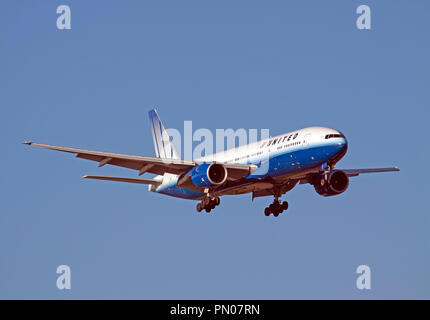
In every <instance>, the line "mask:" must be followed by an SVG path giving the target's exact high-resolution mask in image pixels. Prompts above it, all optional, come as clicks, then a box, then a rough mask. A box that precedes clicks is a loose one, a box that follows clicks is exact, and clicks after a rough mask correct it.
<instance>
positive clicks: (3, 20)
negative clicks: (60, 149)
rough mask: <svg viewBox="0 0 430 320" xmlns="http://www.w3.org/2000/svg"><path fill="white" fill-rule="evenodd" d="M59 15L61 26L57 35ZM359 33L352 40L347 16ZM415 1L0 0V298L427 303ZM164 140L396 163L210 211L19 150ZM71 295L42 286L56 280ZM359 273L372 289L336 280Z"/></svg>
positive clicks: (425, 24) (423, 32)
mask: <svg viewBox="0 0 430 320" xmlns="http://www.w3.org/2000/svg"><path fill="white" fill-rule="evenodd" d="M60 4H67V5H69V6H70V8H71V11H72V14H71V18H72V29H71V30H63V31H60V30H57V28H56V19H57V14H56V8H57V6H58V5H60ZM361 4H367V5H369V6H370V7H371V9H372V29H371V30H366V31H360V30H358V29H357V28H356V25H355V21H356V19H357V16H358V15H357V14H356V13H355V10H356V8H357V7H358V6H359V5H361ZM429 9H430V3H429V2H428V1H424V0H423V1H419V0H416V1H395V2H394V1H384V0H378V1H373V0H362V1H361V0H360V1H345V0H342V1H341V0H339V1H328V2H327V1H288V2H287V1H264V2H263V1H249V0H248V1H188V0H183V1H127V2H120V1H76V0H66V1H11V0H7V1H1V2H0V106H1V108H0V110H1V117H0V123H1V126H0V128H1V129H0V130H1V137H2V139H1V141H2V156H1V158H0V159H1V160H0V161H1V165H2V168H3V170H2V174H1V178H0V181H1V184H0V194H1V207H0V208H1V210H0V213H1V214H0V252H1V255H0V298H25V299H27V298H38V299H44V298H53V299H71V298H72V299H74V298H83V299H87V298H108V299H110V298H138V299H158V298H159V299H164V298H170V299H188V298H193V299H204V298H211V299H212V298H213V299H217V298H226V299H233V298H237V299H239V298H243V299H288V298H311V299H314V298H346V299H365V298H370V299H374V298H396V299H397V298H420V299H421V298H427V299H428V298H430V272H429V270H430V256H429V249H430V241H429V240H430V239H429V227H430V221H429V210H428V203H427V202H426V201H427V199H428V176H429V175H428V172H427V170H428V159H429V155H430V153H429V150H428V148H427V144H428V143H427V138H428V128H427V127H428V125H427V124H428V119H429V111H428V110H429V107H430V103H429V102H430V98H429V71H430V63H429V57H430V43H429V35H428V32H429V30H430V19H429ZM154 106H157V107H158V110H159V113H160V116H161V118H162V120H163V122H164V124H165V125H166V127H172V128H178V129H181V128H182V127H183V121H184V120H192V121H193V127H194V128H195V129H197V128H208V129H210V130H213V131H215V129H217V128H225V129H226V128H270V132H271V133H272V134H273V135H275V134H280V133H283V132H286V131H290V130H296V129H298V128H301V127H305V126H310V125H323V126H328V127H333V128H336V129H339V130H341V131H342V132H343V133H344V134H345V135H346V136H347V138H348V142H349V151H348V154H347V155H346V156H345V158H344V159H343V160H342V161H341V162H340V163H339V165H338V167H343V168H360V167H362V168H366V167H381V166H391V165H398V166H399V167H400V168H401V172H400V173H388V174H374V175H363V176H360V177H357V178H353V179H352V181H351V183H350V188H349V189H348V190H347V192H345V193H344V194H342V195H340V196H337V197H332V198H323V197H320V196H319V195H318V194H317V193H316V192H315V191H314V190H313V188H312V187H311V186H309V185H300V186H297V187H296V188H295V189H294V190H292V191H291V192H289V193H288V194H287V195H286V196H284V198H285V199H287V200H288V201H289V203H290V208H289V210H288V211H287V212H284V213H283V214H282V215H281V216H279V217H278V218H273V217H270V218H267V217H265V216H264V214H263V210H264V207H265V206H266V205H267V204H268V203H270V202H271V201H272V199H271V198H259V199H256V200H254V202H251V196H250V195H243V196H238V197H225V198H223V199H222V203H221V206H219V207H217V208H216V209H215V210H214V211H213V214H212V213H211V214H209V215H207V214H200V215H198V214H196V212H195V203H194V202H192V201H186V200H180V199H174V198H169V197H166V196H163V195H157V194H153V193H149V192H147V189H146V187H145V186H141V185H133V184H121V183H113V182H112V183H109V182H101V181H84V180H82V179H81V176H82V175H84V174H104V175H129V176H136V173H135V172H134V171H130V170H126V169H120V168H114V167H109V166H105V167H103V168H97V165H96V164H94V163H93V162H89V161H85V160H81V159H75V158H74V157H73V156H71V155H68V154H64V153H56V152H53V151H47V150H41V149H33V148H29V147H27V146H24V145H21V144H20V142H21V141H24V140H33V141H37V142H42V143H49V144H56V145H65V146H74V147H83V148H90V149H98V150H103V151H113V152H123V153H131V154H143V155H151V156H152V155H154V149H153V145H152V137H151V134H150V128H149V121H148V118H147V111H148V110H149V109H151V108H152V107H154ZM61 264H67V265H69V266H70V267H71V270H72V289H71V290H69V291H59V290H58V289H57V288H56V279H57V274H56V268H57V266H59V265H61ZM361 264H366V265H369V266H370V268H371V270H372V289H371V290H368V291H366V290H364V291H360V290H358V289H357V288H356V286H355V282H356V278H357V276H358V275H357V274H355V270H356V268H357V266H359V265H361Z"/></svg>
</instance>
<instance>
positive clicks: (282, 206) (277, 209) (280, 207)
mask: <svg viewBox="0 0 430 320" xmlns="http://www.w3.org/2000/svg"><path fill="white" fill-rule="evenodd" d="M287 209H288V202H287V201H284V202H282V203H280V202H279V200H278V197H275V200H273V203H272V204H271V205H270V206H268V207H267V208H265V209H264V214H265V215H266V217H268V216H270V214H271V213H273V215H274V216H275V217H277V216H279V214H280V213H281V212H283V211H284V210H287Z"/></svg>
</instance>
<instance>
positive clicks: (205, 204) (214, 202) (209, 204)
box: [196, 197, 221, 213]
mask: <svg viewBox="0 0 430 320" xmlns="http://www.w3.org/2000/svg"><path fill="white" fill-rule="evenodd" d="M220 202H221V199H220V198H219V197H215V198H213V199H211V198H210V197H205V198H204V199H203V200H202V201H201V202H199V203H198V204H197V206H196V209H197V212H202V210H205V211H206V212H207V213H209V212H211V210H212V209H214V208H215V207H216V206H218V205H219V204H220Z"/></svg>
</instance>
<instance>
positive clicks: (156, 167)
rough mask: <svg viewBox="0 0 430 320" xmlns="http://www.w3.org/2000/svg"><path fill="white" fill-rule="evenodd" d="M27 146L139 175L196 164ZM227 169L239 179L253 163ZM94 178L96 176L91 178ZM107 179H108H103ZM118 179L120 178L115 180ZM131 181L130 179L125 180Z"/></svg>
mask: <svg viewBox="0 0 430 320" xmlns="http://www.w3.org/2000/svg"><path fill="white" fill-rule="evenodd" d="M23 144H27V145H29V146H35V147H41V148H45V149H51V150H57V151H63V152H68V153H73V154H76V157H78V158H82V159H87V160H92V161H97V162H98V163H99V167H102V166H104V165H106V164H110V165H113V166H120V167H124V168H129V169H134V170H138V171H139V175H142V174H143V173H145V172H149V173H154V174H159V175H163V174H164V173H172V174H182V173H185V172H188V171H189V170H191V169H192V168H193V167H194V166H196V165H197V163H196V162H194V161H191V160H181V159H170V158H169V159H167V158H155V157H146V156H137V155H130V154H122V153H112V152H103V151H95V150H86V149H78V148H69V147H59V146H52V145H49V144H41V143H35V142H29V141H26V142H23ZM224 166H225V167H226V169H227V171H228V177H229V179H230V180H236V179H240V178H242V177H244V176H247V175H249V174H250V173H251V172H252V171H253V170H254V169H255V166H253V165H245V164H230V163H229V164H224ZM93 179H96V178H93ZM104 180H108V179H104ZM115 181H120V180H115ZM126 182H131V181H126ZM138 183H139V182H138Z"/></svg>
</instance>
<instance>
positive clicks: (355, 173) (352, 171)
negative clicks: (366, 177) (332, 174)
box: [341, 167, 400, 177]
mask: <svg viewBox="0 0 430 320" xmlns="http://www.w3.org/2000/svg"><path fill="white" fill-rule="evenodd" d="M341 170H342V171H343V172H345V173H346V175H347V176H348V177H355V176H358V175H359V174H363V173H377V172H390V171H400V169H399V167H391V168H369V169H341Z"/></svg>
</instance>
